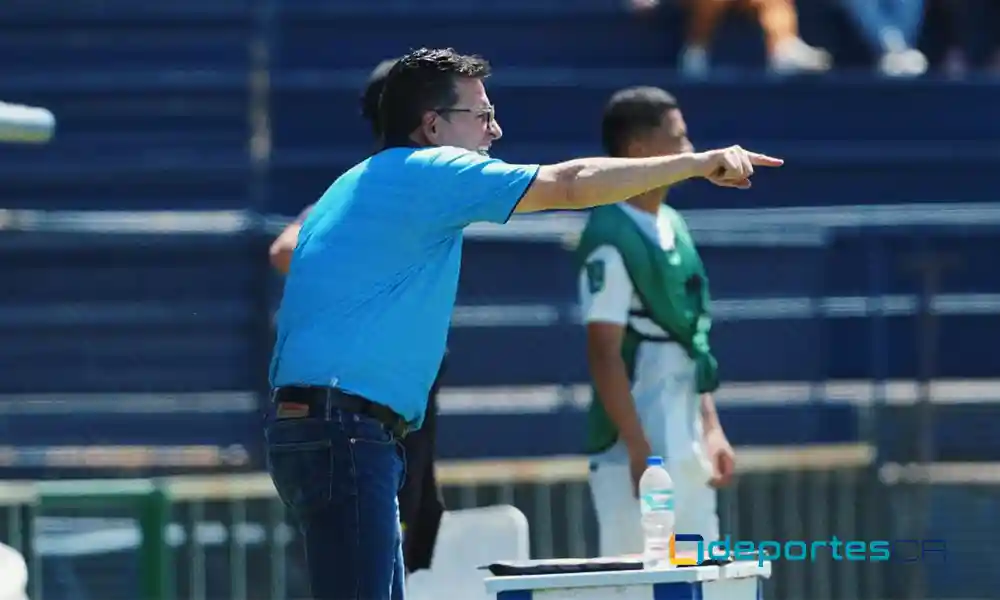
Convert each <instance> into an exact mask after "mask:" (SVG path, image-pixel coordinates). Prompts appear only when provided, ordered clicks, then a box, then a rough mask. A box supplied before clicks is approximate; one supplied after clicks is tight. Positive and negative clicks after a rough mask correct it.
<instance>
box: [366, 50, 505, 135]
mask: <svg viewBox="0 0 1000 600" xmlns="http://www.w3.org/2000/svg"><path fill="white" fill-rule="evenodd" d="M490 73H491V68H490V63H489V62H488V61H486V60H485V59H483V58H481V57H479V56H469V55H464V54H459V53H458V52H456V51H455V50H454V49H452V48H436V49H429V48H421V49H419V50H414V51H413V52H410V53H409V54H407V55H406V56H404V57H402V58H400V59H399V60H398V61H397V62H396V64H395V65H393V67H392V69H390V70H389V74H388V76H387V77H386V80H385V86H384V88H383V89H382V99H381V102H379V120H380V121H381V124H382V129H383V131H382V133H383V136H384V138H385V141H386V142H387V143H388V144H401V143H406V142H407V140H408V139H409V136H410V134H411V133H413V131H414V130H415V129H417V127H419V126H420V120H421V119H422V118H423V116H424V113H426V112H427V111H429V110H434V109H438V108H449V107H452V106H454V104H455V102H457V101H458V92H457V91H456V90H455V82H456V81H457V80H458V79H459V78H463V77H465V78H470V79H485V78H486V77H489V76H490Z"/></svg>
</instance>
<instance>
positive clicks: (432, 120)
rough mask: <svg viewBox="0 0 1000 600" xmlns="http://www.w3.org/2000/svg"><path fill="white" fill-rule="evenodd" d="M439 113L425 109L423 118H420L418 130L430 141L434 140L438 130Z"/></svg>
mask: <svg viewBox="0 0 1000 600" xmlns="http://www.w3.org/2000/svg"><path fill="white" fill-rule="evenodd" d="M439 118H440V117H439V115H438V114H437V113H436V112H434V111H431V110H429V111H427V112H425V113H424V116H423V118H421V120H420V131H421V132H422V133H423V134H424V137H425V138H427V140H428V141H430V142H435V141H436V140H435V138H436V137H437V132H438V119H439Z"/></svg>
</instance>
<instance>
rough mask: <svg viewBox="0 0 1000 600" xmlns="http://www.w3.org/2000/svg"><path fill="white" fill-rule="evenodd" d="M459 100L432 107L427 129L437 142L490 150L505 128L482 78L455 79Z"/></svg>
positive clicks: (427, 134) (469, 148)
mask: <svg viewBox="0 0 1000 600" xmlns="http://www.w3.org/2000/svg"><path fill="white" fill-rule="evenodd" d="M455 91H456V93H457V95H458V100H457V102H455V104H454V105H452V106H442V107H439V108H438V109H437V110H435V111H432V113H431V114H430V118H429V119H427V120H426V121H425V127H424V132H425V135H426V136H427V138H428V139H429V140H430V142H431V143H432V144H434V145H435V146H457V147H459V148H465V149H467V150H473V151H476V152H480V153H482V154H486V153H488V152H489V149H490V144H492V143H493V142H494V141H495V140H498V139H500V136H502V135H503V130H502V129H500V124H499V123H497V121H496V118H495V115H494V112H493V105H492V104H490V99H489V97H488V96H487V95H486V88H485V87H484V86H483V82H482V81H481V80H479V79H469V78H461V79H459V80H458V81H457V82H456V83H455Z"/></svg>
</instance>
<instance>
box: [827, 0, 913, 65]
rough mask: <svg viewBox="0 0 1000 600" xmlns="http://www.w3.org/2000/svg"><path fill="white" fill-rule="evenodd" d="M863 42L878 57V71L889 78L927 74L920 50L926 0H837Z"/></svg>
mask: <svg viewBox="0 0 1000 600" xmlns="http://www.w3.org/2000/svg"><path fill="white" fill-rule="evenodd" d="M837 1H838V2H839V3H840V6H841V7H842V8H843V9H844V10H845V11H847V14H848V16H849V17H850V18H851V20H852V21H853V22H854V24H855V26H856V27H857V29H858V31H859V33H860V34H861V37H862V39H863V41H864V42H865V43H866V44H867V45H868V47H869V48H870V49H871V51H872V53H874V54H875V56H877V57H878V70H879V71H880V72H881V73H882V74H883V75H886V76H890V77H915V76H918V75H923V74H924V72H926V71H927V57H926V56H924V54H923V52H921V51H920V50H918V49H917V47H916V46H917V38H918V36H919V35H920V27H921V25H922V24H923V19H924V0H837Z"/></svg>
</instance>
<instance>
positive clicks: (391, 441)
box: [345, 415, 396, 447]
mask: <svg viewBox="0 0 1000 600" xmlns="http://www.w3.org/2000/svg"><path fill="white" fill-rule="evenodd" d="M349 423H350V424H349V425H348V426H347V427H346V428H345V431H346V432H347V433H348V435H349V436H350V438H351V443H352V444H359V443H360V444H365V445H368V444H375V445H380V446H392V447H395V446H396V437H395V436H394V435H392V432H390V431H389V428H388V427H386V426H385V425H383V424H382V423H381V422H380V421H378V420H377V419H373V418H372V417H368V416H364V415H350V422H349Z"/></svg>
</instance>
